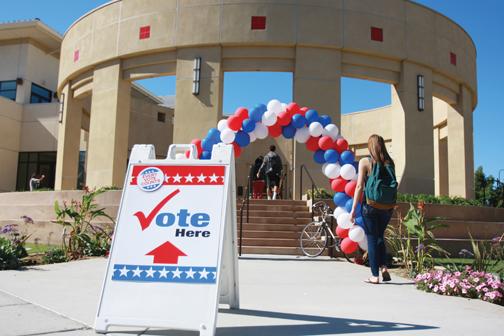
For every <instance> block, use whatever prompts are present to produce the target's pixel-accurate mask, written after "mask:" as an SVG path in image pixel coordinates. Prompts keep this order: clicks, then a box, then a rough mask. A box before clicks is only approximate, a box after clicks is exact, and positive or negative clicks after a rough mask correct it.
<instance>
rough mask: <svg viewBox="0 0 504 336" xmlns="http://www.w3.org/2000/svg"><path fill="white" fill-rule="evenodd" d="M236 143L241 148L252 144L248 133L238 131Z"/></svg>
mask: <svg viewBox="0 0 504 336" xmlns="http://www.w3.org/2000/svg"><path fill="white" fill-rule="evenodd" d="M235 142H236V143H237V144H238V146H240V147H246V146H248V144H249V143H250V136H249V135H248V133H247V132H244V131H238V132H237V133H236V136H235Z"/></svg>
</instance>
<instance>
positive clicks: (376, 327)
mask: <svg viewBox="0 0 504 336" xmlns="http://www.w3.org/2000/svg"><path fill="white" fill-rule="evenodd" d="M219 313H223V314H233V315H243V316H255V317H264V318H273V319H285V320H290V321H306V322H309V323H306V324H296V323H292V324H283V325H251V326H239V327H219V328H217V333H216V335H218V336H228V335H233V336H235V335H240V336H252V335H254V336H257V335H261V336H305V335H335V334H354V333H365V332H366V333H369V332H392V331H394V332H398V331H412V330H417V331H418V330H427V329H437V328H438V327H435V326H426V325H418V324H409V323H396V322H385V321H370V320H357V319H346V318H337V317H324V316H313V315H302V314H290V313H279V312H271V311H263V310H250V309H240V310H229V309H220V310H219ZM143 335H164V336H167V335H171V336H193V335H198V332H188V331H175V330H159V329H158V330H149V331H147V332H146V333H145V334H143Z"/></svg>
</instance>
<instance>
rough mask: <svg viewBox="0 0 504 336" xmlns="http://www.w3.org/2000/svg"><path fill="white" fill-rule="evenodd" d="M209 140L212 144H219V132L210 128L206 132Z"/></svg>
mask: <svg viewBox="0 0 504 336" xmlns="http://www.w3.org/2000/svg"><path fill="white" fill-rule="evenodd" d="M206 137H207V138H208V139H209V140H212V142H213V143H217V142H220V132H219V130H218V129H217V128H215V127H214V128H210V129H209V130H208V133H207V136H206Z"/></svg>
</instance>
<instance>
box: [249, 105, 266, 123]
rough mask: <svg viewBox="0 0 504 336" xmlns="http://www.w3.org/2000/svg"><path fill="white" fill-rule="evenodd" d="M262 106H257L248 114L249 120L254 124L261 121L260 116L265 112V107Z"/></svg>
mask: <svg viewBox="0 0 504 336" xmlns="http://www.w3.org/2000/svg"><path fill="white" fill-rule="evenodd" d="M263 106H264V104H261V105H258V106H256V107H254V108H253V109H252V111H250V113H249V117H250V119H252V120H254V121H255V122H260V121H261V120H262V116H263V114H264V112H266V106H264V109H263Z"/></svg>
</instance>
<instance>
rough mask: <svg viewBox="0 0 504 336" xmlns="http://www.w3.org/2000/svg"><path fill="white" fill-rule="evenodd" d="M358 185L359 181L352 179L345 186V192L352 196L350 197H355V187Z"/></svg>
mask: <svg viewBox="0 0 504 336" xmlns="http://www.w3.org/2000/svg"><path fill="white" fill-rule="evenodd" d="M356 187H357V181H353V180H352V181H350V182H348V183H347V185H346V186H345V193H346V194H347V195H348V196H350V197H352V198H353V197H354V194H355V188H356Z"/></svg>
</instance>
